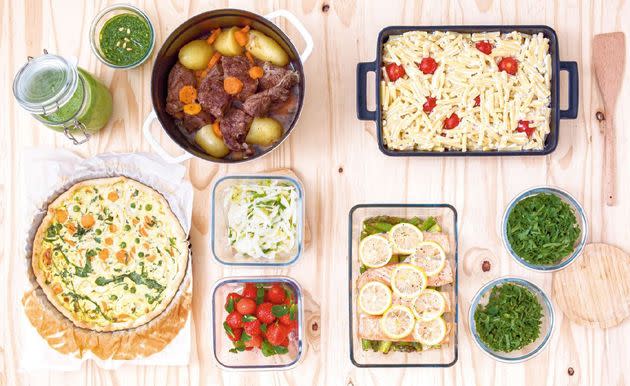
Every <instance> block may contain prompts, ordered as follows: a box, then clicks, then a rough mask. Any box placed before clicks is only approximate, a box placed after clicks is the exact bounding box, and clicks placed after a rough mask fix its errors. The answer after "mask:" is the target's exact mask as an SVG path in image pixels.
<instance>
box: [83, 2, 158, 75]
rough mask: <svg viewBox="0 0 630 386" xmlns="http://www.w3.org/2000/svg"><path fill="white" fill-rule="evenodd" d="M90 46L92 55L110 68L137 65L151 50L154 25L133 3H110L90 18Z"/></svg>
mask: <svg viewBox="0 0 630 386" xmlns="http://www.w3.org/2000/svg"><path fill="white" fill-rule="evenodd" d="M90 46H91V48H92V52H93V53H94V55H96V57H97V58H98V59H99V60H100V61H101V62H103V63H105V64H106V65H107V66H109V67H112V68H120V69H131V68H135V67H138V66H140V65H141V64H142V63H144V62H146V60H147V59H148V58H149V56H151V52H153V47H154V46H155V31H154V30H153V24H152V23H151V20H150V19H149V17H148V16H147V15H146V13H144V12H143V11H142V10H141V9H139V8H137V7H134V6H133V5H129V4H115V5H112V6H109V7H107V8H105V9H103V10H102V11H101V12H99V13H98V15H96V17H94V19H93V20H92V25H91V26H90Z"/></svg>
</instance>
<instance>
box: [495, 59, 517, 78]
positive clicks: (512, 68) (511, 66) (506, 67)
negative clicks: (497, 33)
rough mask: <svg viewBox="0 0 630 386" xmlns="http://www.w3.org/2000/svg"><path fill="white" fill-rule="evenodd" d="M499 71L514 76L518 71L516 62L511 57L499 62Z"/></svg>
mask: <svg viewBox="0 0 630 386" xmlns="http://www.w3.org/2000/svg"><path fill="white" fill-rule="evenodd" d="M499 71H505V72H507V73H508V74H510V75H516V72H517V71H518V62H517V61H516V59H514V58H511V57H509V56H508V57H505V58H503V59H501V61H500V62H499Z"/></svg>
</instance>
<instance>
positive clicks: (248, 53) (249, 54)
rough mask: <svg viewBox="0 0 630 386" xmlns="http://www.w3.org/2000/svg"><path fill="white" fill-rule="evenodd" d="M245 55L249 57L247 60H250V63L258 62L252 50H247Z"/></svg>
mask: <svg viewBox="0 0 630 386" xmlns="http://www.w3.org/2000/svg"><path fill="white" fill-rule="evenodd" d="M245 56H246V57H247V60H249V63H250V64H251V65H252V66H253V65H254V63H256V62H254V57H253V56H252V53H251V52H249V51H246V52H245Z"/></svg>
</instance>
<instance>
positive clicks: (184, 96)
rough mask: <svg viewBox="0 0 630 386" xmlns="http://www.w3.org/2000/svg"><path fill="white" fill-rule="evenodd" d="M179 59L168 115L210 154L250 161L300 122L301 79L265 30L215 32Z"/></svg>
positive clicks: (172, 75)
mask: <svg viewBox="0 0 630 386" xmlns="http://www.w3.org/2000/svg"><path fill="white" fill-rule="evenodd" d="M201 42H203V43H205V44H206V45H205V46H203V44H201ZM178 58H179V60H178V62H177V63H176V64H175V65H174V66H173V68H172V69H171V71H170V73H169V77H168V93H167V98H166V112H167V113H168V114H169V115H171V116H172V117H173V118H175V120H176V123H177V126H178V127H179V128H180V130H182V132H183V133H184V134H185V135H186V137H187V138H189V140H190V141H191V143H194V144H195V145H196V146H197V147H199V148H200V149H203V151H205V152H206V153H207V154H209V155H211V156H213V157H217V158H227V159H234V160H239V159H245V158H248V157H251V156H253V155H255V154H257V153H260V152H262V151H264V150H265V149H266V148H268V147H269V146H272V145H273V144H274V143H276V142H277V141H279V140H280V139H281V138H282V135H283V134H284V132H285V131H286V130H287V129H288V127H289V125H290V124H291V123H292V122H293V120H294V119H295V118H296V114H297V112H298V98H297V94H298V85H299V82H300V81H301V79H300V76H299V74H298V72H297V71H295V69H294V67H293V66H292V64H291V63H290V62H289V61H288V60H284V58H288V56H287V53H286V52H284V50H283V49H282V47H281V46H280V45H279V44H278V43H277V42H276V41H275V40H273V39H272V38H270V37H268V36H266V35H264V34H263V33H262V32H260V31H255V30H251V29H250V27H249V26H245V27H243V28H240V27H236V26H234V27H231V28H223V29H221V28H217V29H215V30H213V31H211V32H210V33H208V34H206V35H205V36H201V37H199V38H198V39H197V40H193V41H192V42H190V43H188V44H186V45H185V46H184V47H182V48H181V49H180V52H179V55H178ZM204 63H205V65H203V66H202V65H201V64H204Z"/></svg>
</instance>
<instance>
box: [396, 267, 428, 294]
mask: <svg viewBox="0 0 630 386" xmlns="http://www.w3.org/2000/svg"><path fill="white" fill-rule="evenodd" d="M391 285H392V289H393V290H394V293H395V294H396V295H398V296H400V297H404V298H414V297H416V296H418V295H420V292H422V290H424V289H425V288H426V286H427V275H426V274H425V273H424V271H423V270H422V268H420V267H418V266H415V265H412V264H397V265H396V268H394V270H393V272H392V276H391Z"/></svg>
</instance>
